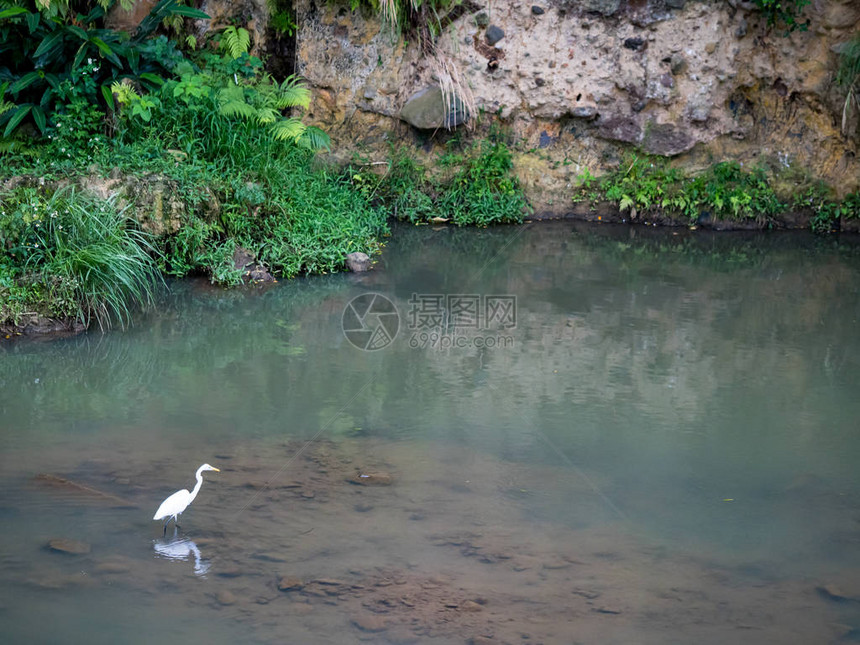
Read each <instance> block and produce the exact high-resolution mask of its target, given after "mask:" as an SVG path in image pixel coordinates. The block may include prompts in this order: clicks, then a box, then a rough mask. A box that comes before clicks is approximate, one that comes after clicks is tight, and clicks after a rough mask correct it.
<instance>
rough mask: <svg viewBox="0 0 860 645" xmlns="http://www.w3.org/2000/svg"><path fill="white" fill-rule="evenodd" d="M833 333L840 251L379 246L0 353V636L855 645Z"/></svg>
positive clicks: (564, 232)
mask: <svg viewBox="0 0 860 645" xmlns="http://www.w3.org/2000/svg"><path fill="white" fill-rule="evenodd" d="M367 294H376V295H367ZM355 298H357V300H354V299H355ZM858 318H860V245H858V244H857V243H851V242H850V241H846V240H842V241H841V242H836V241H834V240H832V239H825V240H822V239H814V238H811V237H805V236H803V235H790V236H789V235H778V234H766V235H757V236H752V237H745V236H738V235H735V234H721V235H712V234H708V233H704V232H690V231H675V232H672V231H651V230H648V229H643V228H637V229H629V228H614V227H609V226H606V227H598V228H594V227H589V226H583V225H574V224H570V223H542V224H537V225H527V226H523V227H520V228H513V227H511V228H498V229H489V230H455V229H449V228H440V229H428V228H409V227H396V228H395V230H394V234H393V235H392V237H391V239H390V240H389V243H388V246H387V248H386V250H385V252H384V254H383V256H382V257H381V258H380V260H379V262H378V264H377V266H376V268H375V270H373V271H372V272H370V273H367V274H362V275H358V274H354V275H336V276H324V277H316V278H310V279H301V280H295V281H292V282H284V283H280V284H277V285H274V286H273V287H271V288H268V289H265V290H259V291H257V290H251V291H247V292H245V291H223V290H219V289H215V288H212V287H209V286H208V285H207V284H206V283H205V282H204V281H188V282H183V283H178V284H174V285H172V291H171V294H170V295H169V296H165V301H164V302H163V303H162V306H161V307H160V308H159V311H158V312H157V313H153V314H150V315H147V316H144V317H140V318H139V319H138V320H137V322H136V324H135V326H134V327H133V328H131V329H130V330H128V331H125V332H122V331H115V332H111V333H107V334H100V333H98V332H94V333H89V334H85V335H82V336H79V337H75V338H69V339H64V340H59V341H54V342H50V343H37V342H32V341H24V342H16V343H14V344H6V345H0V526H2V530H0V633H2V634H3V637H2V640H3V642H15V643H19V642H21V643H24V642H27V643H31V642H32V643H87V644H98V643H120V642H122V643H152V642H163V641H168V642H188V643H233V642H249V643H302V644H305V643H307V644H317V643H320V644H322V643H358V642H368V643H434V644H435V643H440V644H441V643H485V644H488V643H532V644H535V643H545V644H550V643H553V644H554V643H565V644H573V643H583V644H598V643H600V644H602V643H610V644H614V643H618V644H622V643H624V644H629V643H647V644H652V643H653V644H666V643H707V644H710V643H714V644H717V643H719V644H723V643H750V644H753V643H755V644H760V643H779V644H787V643H788V644H790V643H798V644H804V645H805V644H810V643H842V642H857V641H860V424H858V419H860V396H858V391H857V384H858V382H860V333H858ZM345 330H346V331H345ZM204 462H209V463H211V464H212V465H214V466H216V467H218V468H220V470H221V472H220V473H214V472H208V473H206V475H205V483H204V485H203V487H202V490H201V492H200V494H199V496H198V497H197V499H196V500H195V501H194V503H193V504H192V506H191V507H190V508H189V510H188V511H187V512H186V513H185V514H184V515H183V516H182V518H181V521H180V524H181V528H180V529H179V530H175V529H174V527H173V525H172V524H171V525H170V527H169V528H168V529H167V533H166V535H162V533H163V532H162V527H161V523H160V522H153V521H151V520H150V518H151V517H152V515H153V513H154V511H155V509H156V508H157V507H158V505H159V503H160V502H161V500H162V499H164V498H165V497H166V496H167V495H168V494H170V493H171V492H173V491H174V490H176V489H179V488H183V487H189V488H190V487H191V486H192V485H193V483H194V471H195V470H196V469H197V467H198V466H199V465H200V464H202V463H204Z"/></svg>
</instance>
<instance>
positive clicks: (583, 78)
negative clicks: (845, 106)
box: [296, 0, 860, 212]
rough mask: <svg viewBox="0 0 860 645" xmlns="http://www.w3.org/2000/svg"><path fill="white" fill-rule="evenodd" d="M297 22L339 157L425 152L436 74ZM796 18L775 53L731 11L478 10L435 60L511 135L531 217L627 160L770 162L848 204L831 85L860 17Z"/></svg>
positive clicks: (379, 38)
mask: <svg viewBox="0 0 860 645" xmlns="http://www.w3.org/2000/svg"><path fill="white" fill-rule="evenodd" d="M296 13H297V18H298V19H297V23H298V24H299V25H300V30H299V34H298V46H297V52H296V55H297V70H296V71H297V72H298V73H300V74H301V75H303V76H304V77H306V78H307V79H308V81H309V82H310V83H311V84H312V86H313V88H314V91H315V100H314V102H313V106H312V110H311V113H310V114H309V115H308V116H309V117H310V120H311V121H313V122H314V123H316V124H318V125H320V126H322V127H323V128H325V129H326V130H327V131H328V132H329V133H330V134H331V135H332V138H333V141H334V146H335V149H336V152H337V154H339V155H343V156H347V155H349V154H352V153H353V152H355V151H362V152H364V153H369V154H374V153H379V154H380V155H381V154H383V153H384V152H385V150H386V149H387V148H386V146H387V142H388V141H392V140H394V141H398V140H404V138H405V140H407V141H422V142H426V141H427V140H428V132H427V131H425V132H424V134H423V136H418V133H419V131H418V130H417V129H416V128H415V127H414V126H412V125H408V124H407V123H405V122H404V121H403V120H402V119H401V115H402V110H403V108H404V106H407V105H410V99H411V98H412V97H414V96H415V95H416V94H417V93H419V92H421V91H422V90H425V89H426V88H428V87H432V86H434V85H436V84H438V80H439V75H440V70H439V65H438V61H437V62H436V63H435V64H434V61H433V59H432V58H429V57H427V56H426V55H425V54H424V53H423V52H422V51H421V48H420V47H419V45H418V43H417V42H405V41H404V39H403V38H402V37H400V36H398V35H396V34H393V33H392V31H391V29H390V28H388V27H386V26H384V25H382V24H381V23H380V21H379V19H378V18H376V17H375V16H363V15H361V14H360V13H358V12H350V11H348V10H347V9H345V8H343V7H338V6H337V5H333V4H331V3H326V2H324V1H323V0H297V2H296ZM805 16H806V17H808V18H809V19H810V20H811V25H810V28H809V30H808V31H807V32H795V33H792V34H791V35H789V36H788V37H784V36H783V30H782V29H780V28H779V27H777V28H775V29H772V30H770V31H769V32H768V31H766V29H765V25H764V21H763V19H762V17H761V15H760V14H759V13H758V12H757V11H755V10H754V9H753V8H751V7H749V6H748V5H747V4H746V3H743V2H738V1H736V0H729V1H726V0H705V1H699V2H685V0H535V4H531V3H520V2H493V1H491V2H486V1H485V2H481V3H471V4H469V5H468V9H467V11H465V12H462V15H459V16H456V15H455V16H451V18H454V19H453V20H452V21H451V22H450V24H447V25H446V27H445V29H444V31H443V33H442V35H441V36H440V37H439V39H438V41H437V51H438V53H439V54H440V55H441V58H442V60H444V61H448V63H450V64H453V66H454V68H455V69H456V70H457V72H458V73H459V78H460V83H461V85H462V86H465V87H466V88H468V89H466V90H465V91H464V92H463V93H464V94H468V93H469V90H470V91H471V95H472V97H473V99H474V104H475V105H476V106H477V108H478V110H479V111H480V113H481V114H482V115H483V116H482V117H481V118H480V119H478V121H479V122H480V123H481V124H484V125H486V124H487V123H488V122H489V121H491V120H492V119H493V118H498V119H500V120H501V121H502V122H503V123H505V124H506V125H507V126H509V127H510V129H511V130H512V131H513V134H514V135H515V139H516V140H517V141H519V143H518V145H517V154H516V167H517V171H518V173H519V174H520V176H521V179H522V180H523V183H524V186H525V188H526V190H527V193H528V196H529V198H530V199H531V200H532V202H533V204H535V206H536V208H537V209H538V210H543V211H547V210H548V211H556V212H563V211H564V210H565V209H566V207H567V206H568V204H569V201H568V196H569V192H570V188H571V187H572V186H573V185H574V184H575V180H576V177H577V175H578V174H580V173H581V172H582V171H583V170H585V169H586V168H587V169H589V170H590V171H591V172H592V173H595V174H597V173H600V172H601V171H602V170H603V169H605V168H606V167H608V166H610V165H613V164H614V163H616V162H617V161H618V159H619V158H620V157H621V155H622V154H623V152H624V150H625V149H629V148H635V149H637V150H640V151H643V152H647V153H651V154H656V155H664V156H667V157H672V158H674V160H675V161H674V163H677V164H679V165H683V166H686V167H688V168H690V169H695V168H697V167H701V166H704V165H706V164H708V163H711V162H713V161H719V160H722V159H730V158H731V159H739V160H741V161H744V162H754V161H756V160H758V159H760V158H761V157H762V156H763V155H764V156H765V157H767V158H768V160H769V161H770V163H771V164H779V165H782V166H784V167H793V168H795V169H801V170H803V171H806V172H808V173H811V174H812V175H813V176H815V177H818V178H821V179H823V180H825V181H826V182H827V183H829V184H832V185H834V186H836V187H837V188H838V189H839V190H841V191H843V192H847V191H849V190H854V189H857V187H858V182H860V165H858V160H857V157H856V152H857V141H858V139H857V129H856V126H854V128H853V130H852V131H851V132H849V133H848V135H843V134H842V133H841V132H840V118H841V108H842V100H843V98H844V97H841V96H840V94H839V91H838V88H836V87H835V84H834V82H833V77H834V72H835V70H836V64H837V54H836V49H837V48H838V46H839V44H840V43H842V42H845V41H847V40H848V39H849V38H850V37H851V36H853V35H854V33H856V31H857V30H858V29H860V3H858V2H856V0H818V1H817V2H816V1H815V0H814V2H813V4H812V5H810V6H808V7H806V9H805ZM428 94H431V95H435V94H434V93H432V92H429V93H427V92H425V94H424V96H427V95H428ZM469 98H471V97H469ZM413 107H414V106H413ZM423 107H424V112H423V113H421V114H422V116H423V117H424V118H425V119H426V118H429V119H430V121H429V122H428V121H426V120H425V121H423V122H420V121H416V119H415V117H414V116H413V115H412V114H409V113H408V110H407V114H405V115H403V116H407V117H409V118H410V120H411V121H412V122H413V123H419V125H422V126H425V127H426V126H427V125H428V123H431V124H432V122H433V120H434V119H437V120H438V119H439V118H441V117H442V116H444V114H445V109H444V108H443V107H440V106H438V105H436V106H435V107H436V111H435V115H436V116H434V111H433V107H434V106H432V105H431V106H429V116H428V106H426V105H425V106H423ZM413 112H414V110H413ZM419 112H420V110H419ZM471 121H472V122H473V123H474V122H475V121H476V119H474V115H473V118H472V119H471ZM478 127H479V128H480V127H481V125H479V126H478ZM411 135H416V136H414V137H413V136H411ZM437 138H438V137H437ZM430 140H431V141H432V140H433V139H432V138H431V139H430ZM424 149H425V150H426V149H429V147H428V146H426V145H425V146H424Z"/></svg>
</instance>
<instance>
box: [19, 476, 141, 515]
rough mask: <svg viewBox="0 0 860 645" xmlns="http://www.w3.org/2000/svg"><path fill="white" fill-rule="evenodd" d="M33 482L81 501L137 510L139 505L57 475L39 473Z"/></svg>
mask: <svg viewBox="0 0 860 645" xmlns="http://www.w3.org/2000/svg"><path fill="white" fill-rule="evenodd" d="M33 481H34V482H36V483H37V484H41V485H43V486H50V487H51V488H55V489H57V490H59V491H62V492H64V493H68V494H71V495H75V496H76V497H77V498H79V499H81V500H90V501H93V502H101V503H105V504H109V505H111V506H114V507H116V508H137V504H134V503H133V502H130V501H128V500H126V499H122V498H121V497H117V496H116V495H111V494H110V493H105V492H104V491H100V490H98V489H96V488H93V487H92V486H87V485H85V484H79V483H78V482H75V481H72V480H71V479H66V478H65V477H58V476H57V475H52V474H50V473H39V474H38V475H36V476H35V477H33Z"/></svg>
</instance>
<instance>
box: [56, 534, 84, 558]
mask: <svg viewBox="0 0 860 645" xmlns="http://www.w3.org/2000/svg"><path fill="white" fill-rule="evenodd" d="M47 547H48V549H49V550H51V551H56V552H57V553H68V554H69V555H84V554H85V553H89V552H90V550H91V549H90V545H89V544H87V543H86V542H78V541H77V540H70V539H68V538H52V539H50V540H48V544H47Z"/></svg>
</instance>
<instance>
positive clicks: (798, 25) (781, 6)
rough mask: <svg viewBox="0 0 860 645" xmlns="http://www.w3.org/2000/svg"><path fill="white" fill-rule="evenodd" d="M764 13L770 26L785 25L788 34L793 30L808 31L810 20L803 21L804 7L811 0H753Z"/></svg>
mask: <svg viewBox="0 0 860 645" xmlns="http://www.w3.org/2000/svg"><path fill="white" fill-rule="evenodd" d="M753 2H754V3H755V5H756V6H757V7H758V8H759V10H760V11H761V12H762V13H763V14H764V16H765V19H766V20H767V25H768V27H774V26H776V25H784V26H785V28H786V31H785V35H786V36H787V35H788V34H789V33H790V32H792V31H795V30H797V31H806V30H807V29H809V20H807V21H806V22H802V19H801V18H802V15H803V8H804V7H805V6H806V5H808V4H809V3H810V0H753Z"/></svg>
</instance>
